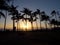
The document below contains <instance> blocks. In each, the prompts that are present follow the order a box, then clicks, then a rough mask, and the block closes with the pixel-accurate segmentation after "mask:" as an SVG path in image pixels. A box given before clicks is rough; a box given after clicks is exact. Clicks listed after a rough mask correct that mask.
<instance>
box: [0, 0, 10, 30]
mask: <svg viewBox="0 0 60 45" xmlns="http://www.w3.org/2000/svg"><path fill="white" fill-rule="evenodd" d="M9 2H10V0H0V10H5V11H8V10H9V5H8V3H9ZM6 19H7V12H6V16H5V24H4V30H5V27H6Z"/></svg>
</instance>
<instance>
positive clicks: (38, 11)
mask: <svg viewBox="0 0 60 45" xmlns="http://www.w3.org/2000/svg"><path fill="white" fill-rule="evenodd" d="M40 13H41V12H40V10H39V9H37V14H39V19H40V18H41V14H40ZM40 29H41V19H40Z"/></svg>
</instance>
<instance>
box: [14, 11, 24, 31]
mask: <svg viewBox="0 0 60 45" xmlns="http://www.w3.org/2000/svg"><path fill="white" fill-rule="evenodd" d="M23 18H24V17H23V15H21V14H20V13H19V12H18V11H17V13H16V19H15V20H16V22H17V31H18V24H19V20H21V19H23Z"/></svg>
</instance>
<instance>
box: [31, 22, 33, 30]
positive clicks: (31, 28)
mask: <svg viewBox="0 0 60 45" xmlns="http://www.w3.org/2000/svg"><path fill="white" fill-rule="evenodd" d="M31 29H32V30H33V22H32V21H31Z"/></svg>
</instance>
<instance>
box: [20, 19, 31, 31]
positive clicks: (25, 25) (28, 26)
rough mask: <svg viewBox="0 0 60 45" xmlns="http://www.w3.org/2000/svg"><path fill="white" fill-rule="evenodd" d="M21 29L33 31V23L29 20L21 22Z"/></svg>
mask: <svg viewBox="0 0 60 45" xmlns="http://www.w3.org/2000/svg"><path fill="white" fill-rule="evenodd" d="M20 25H21V26H20V29H22V30H23V31H29V30H31V23H30V22H29V21H28V20H27V22H26V21H21V22H20Z"/></svg>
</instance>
